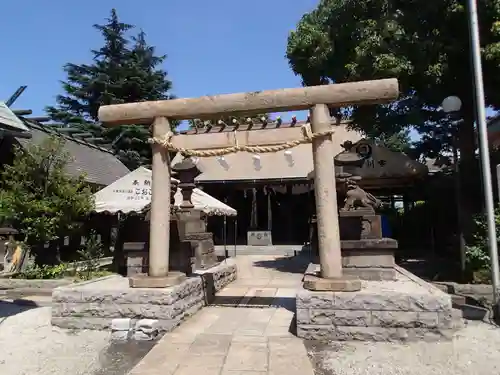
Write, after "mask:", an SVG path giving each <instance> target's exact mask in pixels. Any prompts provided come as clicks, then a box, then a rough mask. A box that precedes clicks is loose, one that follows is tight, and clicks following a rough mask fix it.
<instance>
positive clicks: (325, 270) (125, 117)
mask: <svg viewBox="0 0 500 375" xmlns="http://www.w3.org/2000/svg"><path fill="white" fill-rule="evenodd" d="M398 91H399V90H398V81H397V79H383V80H374V81H362V82H351V83H341V84H331V85H323V86H311V87H303V88H291V89H280V90H269V91H258V92H248V93H238V94H227V95H216V96H203V97H199V98H188V99H173V100H162V101H152V102H140V103H127V104H117V105H109V106H102V107H101V108H100V109H99V119H100V120H101V121H102V122H103V123H104V124H105V125H106V126H119V125H125V124H144V125H145V126H150V125H152V127H153V129H152V130H153V138H152V139H151V143H152V152H153V165H152V199H151V212H150V214H151V216H150V242H149V274H148V275H144V276H143V277H141V278H138V279H135V280H131V281H130V285H131V286H132V287H157V288H163V287H167V286H171V285H174V284H176V283H178V282H179V280H180V279H181V278H182V275H179V274H178V273H174V272H169V245H170V244H169V239H170V215H171V214H170V209H169V207H170V177H171V169H170V168H171V166H170V158H169V150H170V151H179V152H181V153H182V154H183V155H185V156H200V157H203V156H207V155H210V156H215V155H224V154H229V153H233V152H238V151H248V152H259V153H262V152H276V151H277V150H283V149H286V148H291V147H294V145H295V146H296V145H298V144H301V143H312V149H313V164H314V170H315V174H314V176H315V177H314V186H315V189H314V191H315V196H316V211H317V226H318V247H319V255H320V269H321V273H320V275H321V277H318V278H317V282H316V283H312V284H313V285H314V286H313V289H315V290H334V291H335V290H337V291H341V290H359V288H360V283H359V281H353V280H346V279H344V278H343V277H342V261H341V248H340V236H339V224H338V212H337V195H336V186H335V176H334V173H335V172H334V164H333V156H334V155H333V154H332V134H333V132H334V131H335V130H334V128H332V126H331V117H330V112H329V107H346V106H350V105H367V104H376V103H385V102H389V101H392V100H394V99H396V98H397V96H398ZM306 109H308V110H310V123H311V128H310V129H309V128H307V129H302V130H303V134H302V137H301V138H299V139H297V138H296V137H297V133H295V136H294V137H295V138H294V139H291V138H290V135H291V134H292V133H290V132H285V133H287V134H288V135H287V136H284V137H280V136H279V135H276V138H275V139H272V140H270V139H262V137H260V140H259V137H258V135H250V134H249V133H259V132H258V131H254V132H250V131H244V132H235V134H234V135H233V138H231V137H229V136H228V134H231V133H227V132H226V133H225V134H223V133H218V134H217V136H218V137H213V138H211V140H210V141H208V143H207V144H204V147H203V148H204V149H210V150H207V151H197V150H194V147H193V143H192V142H190V139H192V138H188V137H187V136H183V135H173V134H172V133H171V130H170V121H171V120H186V119H195V118H198V119H204V118H217V117H218V116H219V117H222V116H228V115H241V114H244V115H250V114H254V113H262V112H285V111H297V110H306ZM276 132H277V133H276V134H278V132H280V129H276ZM241 133H246V134H241ZM203 136H205V135H204V134H199V135H197V137H203ZM252 137H253V141H252V140H251V138H252ZM287 137H288V139H287ZM207 140H208V139H207ZM190 143H191V144H190ZM197 144H198V145H199V140H198V142H197ZM309 284H311V283H309Z"/></svg>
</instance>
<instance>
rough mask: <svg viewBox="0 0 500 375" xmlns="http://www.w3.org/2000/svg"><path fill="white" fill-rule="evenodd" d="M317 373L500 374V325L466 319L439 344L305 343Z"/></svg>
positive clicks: (395, 374)
mask: <svg viewBox="0 0 500 375" xmlns="http://www.w3.org/2000/svg"><path fill="white" fill-rule="evenodd" d="M306 347H307V348H308V352H309V355H310V358H311V360H312V361H313V363H314V367H315V373H316V375H429V374H433V375H492V374H500V354H499V353H500V328H499V327H494V326H491V325H488V324H485V323H480V322H469V324H468V325H467V327H466V328H464V329H462V330H461V331H459V332H458V333H457V335H456V337H455V339H454V340H453V341H450V342H439V343H425V342H417V343H411V344H406V345H403V344H395V343H330V344H326V345H325V344H319V343H314V342H306Z"/></svg>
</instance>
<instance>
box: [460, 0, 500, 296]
mask: <svg viewBox="0 0 500 375" xmlns="http://www.w3.org/2000/svg"><path fill="white" fill-rule="evenodd" d="M467 5H468V9H467V10H468V19H469V34H470V47H471V48H470V49H471V58H472V67H473V72H474V81H473V84H474V89H475V90H474V91H475V94H476V100H475V106H476V113H477V127H478V131H479V151H480V155H481V166H482V173H483V191H484V200H485V208H486V216H487V219H488V245H489V250H490V260H491V279H492V280H491V285H492V286H493V303H494V304H495V305H496V303H497V302H498V291H499V287H500V278H499V275H498V274H499V270H498V248H497V235H496V227H495V210H494V203H493V188H492V182H491V172H490V171H491V169H490V152H489V146H488V129H487V126H486V108H485V107H486V106H485V99H484V85H483V68H482V62H481V45H480V40H479V22H478V16H477V1H476V0H468V2H467Z"/></svg>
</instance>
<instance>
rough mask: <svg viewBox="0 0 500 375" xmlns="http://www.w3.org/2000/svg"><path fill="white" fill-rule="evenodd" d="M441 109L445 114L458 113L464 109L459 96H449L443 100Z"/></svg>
mask: <svg viewBox="0 0 500 375" xmlns="http://www.w3.org/2000/svg"><path fill="white" fill-rule="evenodd" d="M441 108H443V111H444V112H445V113H457V112H459V111H460V109H461V108H462V101H461V100H460V98H459V97H458V96H448V97H447V98H445V99H444V100H443V103H442V104H441Z"/></svg>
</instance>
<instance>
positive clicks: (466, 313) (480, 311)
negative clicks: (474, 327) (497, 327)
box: [453, 303, 490, 321]
mask: <svg viewBox="0 0 500 375" xmlns="http://www.w3.org/2000/svg"><path fill="white" fill-rule="evenodd" d="M453 307H454V308H455V309H456V310H460V311H461V313H462V317H463V318H464V319H467V320H482V321H487V320H489V318H490V311H489V310H488V309H487V308H484V307H481V306H474V305H469V304H466V303H463V304H455V303H453Z"/></svg>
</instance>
